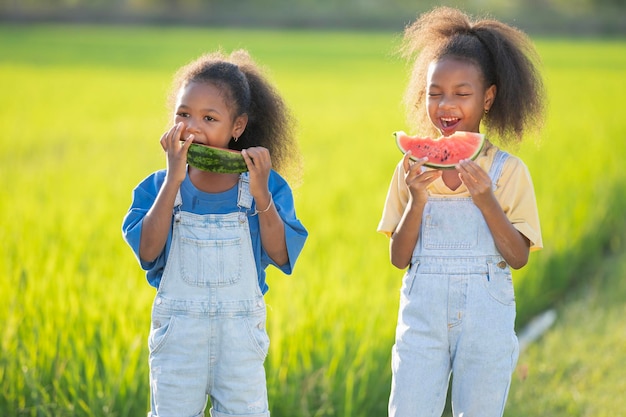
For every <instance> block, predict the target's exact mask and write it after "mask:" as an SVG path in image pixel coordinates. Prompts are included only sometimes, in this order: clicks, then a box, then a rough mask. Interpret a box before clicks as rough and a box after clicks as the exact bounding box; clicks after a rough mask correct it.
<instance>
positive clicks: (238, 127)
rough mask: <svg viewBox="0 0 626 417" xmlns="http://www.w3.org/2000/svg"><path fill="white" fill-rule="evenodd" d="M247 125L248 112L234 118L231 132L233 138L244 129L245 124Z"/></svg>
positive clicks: (239, 134)
mask: <svg viewBox="0 0 626 417" xmlns="http://www.w3.org/2000/svg"><path fill="white" fill-rule="evenodd" d="M247 125H248V114H247V113H243V114H241V115H239V116H237V117H236V118H235V123H233V134H232V136H233V137H234V138H238V137H239V136H241V135H242V134H243V131H244V130H246V126H247Z"/></svg>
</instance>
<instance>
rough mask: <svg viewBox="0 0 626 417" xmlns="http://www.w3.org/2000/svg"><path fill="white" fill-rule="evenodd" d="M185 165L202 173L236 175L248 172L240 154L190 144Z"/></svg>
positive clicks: (228, 150)
mask: <svg viewBox="0 0 626 417" xmlns="http://www.w3.org/2000/svg"><path fill="white" fill-rule="evenodd" d="M187 163H188V164H189V165H191V166H192V167H194V168H198V169H201V170H203V171H210V172H218V173H220V174H237V173H241V172H245V171H247V170H248V166H247V165H246V161H244V159H243V155H241V152H239V151H236V150H233V149H222V148H216V147H213V146H208V145H202V144H199V143H192V144H191V146H190V147H189V150H188V151H187Z"/></svg>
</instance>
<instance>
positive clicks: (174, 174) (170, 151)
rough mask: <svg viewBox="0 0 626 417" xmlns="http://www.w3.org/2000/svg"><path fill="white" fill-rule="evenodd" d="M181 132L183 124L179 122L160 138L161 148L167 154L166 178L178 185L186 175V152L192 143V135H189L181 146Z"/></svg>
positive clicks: (183, 128)
mask: <svg viewBox="0 0 626 417" xmlns="http://www.w3.org/2000/svg"><path fill="white" fill-rule="evenodd" d="M183 130H185V124H184V123H183V122H180V123H177V124H175V125H174V126H172V127H171V128H170V130H168V131H167V132H165V133H164V134H163V136H161V147H163V150H164V151H165V153H166V154H167V177H168V179H170V180H172V181H176V182H179V183H182V182H183V181H184V180H185V176H186V175H187V171H186V168H187V150H188V149H189V147H190V146H191V143H192V142H193V135H189V136H188V137H187V139H185V142H184V143H183V144H181V142H180V141H181V136H182V132H183Z"/></svg>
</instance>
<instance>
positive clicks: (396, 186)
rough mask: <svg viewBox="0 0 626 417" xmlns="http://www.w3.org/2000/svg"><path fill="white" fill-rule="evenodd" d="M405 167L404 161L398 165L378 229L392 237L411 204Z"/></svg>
mask: <svg viewBox="0 0 626 417" xmlns="http://www.w3.org/2000/svg"><path fill="white" fill-rule="evenodd" d="M404 175H405V172H404V167H403V165H402V160H400V162H399V163H398V165H396V169H395V171H394V173H393V177H392V178H391V183H390V184H389V190H388V191H387V198H386V199H385V205H384V207H383V214H382V217H381V219H380V222H379V223H378V228H377V229H376V230H377V231H378V232H380V233H384V234H386V235H387V236H391V235H392V234H393V232H394V231H395V230H396V227H397V226H398V224H399V223H400V220H401V219H402V215H403V214H404V209H405V208H406V205H407V204H408V202H409V189H408V188H407V186H406V183H405V182H404Z"/></svg>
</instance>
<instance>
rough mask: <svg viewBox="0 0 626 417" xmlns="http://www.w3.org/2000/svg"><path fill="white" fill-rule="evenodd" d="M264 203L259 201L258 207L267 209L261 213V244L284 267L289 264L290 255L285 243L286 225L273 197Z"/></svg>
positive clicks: (259, 214)
mask: <svg viewBox="0 0 626 417" xmlns="http://www.w3.org/2000/svg"><path fill="white" fill-rule="evenodd" d="M266 201H267V204H266V203H265V202H264V201H258V202H257V207H258V206H259V205H260V206H261V207H267V210H266V209H263V211H262V212H259V213H258V214H257V215H258V216H259V228H260V232H261V244H262V245H263V249H265V252H266V253H267V255H268V256H269V257H270V258H271V259H272V260H273V261H274V262H275V263H276V265H278V266H283V265H285V264H286V263H287V262H289V253H288V252H287V242H286V241H285V223H284V222H283V219H282V218H281V217H280V215H279V214H278V210H277V209H276V206H275V205H274V203H273V201H272V199H271V195H270V197H269V198H268V199H267V200H266Z"/></svg>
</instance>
